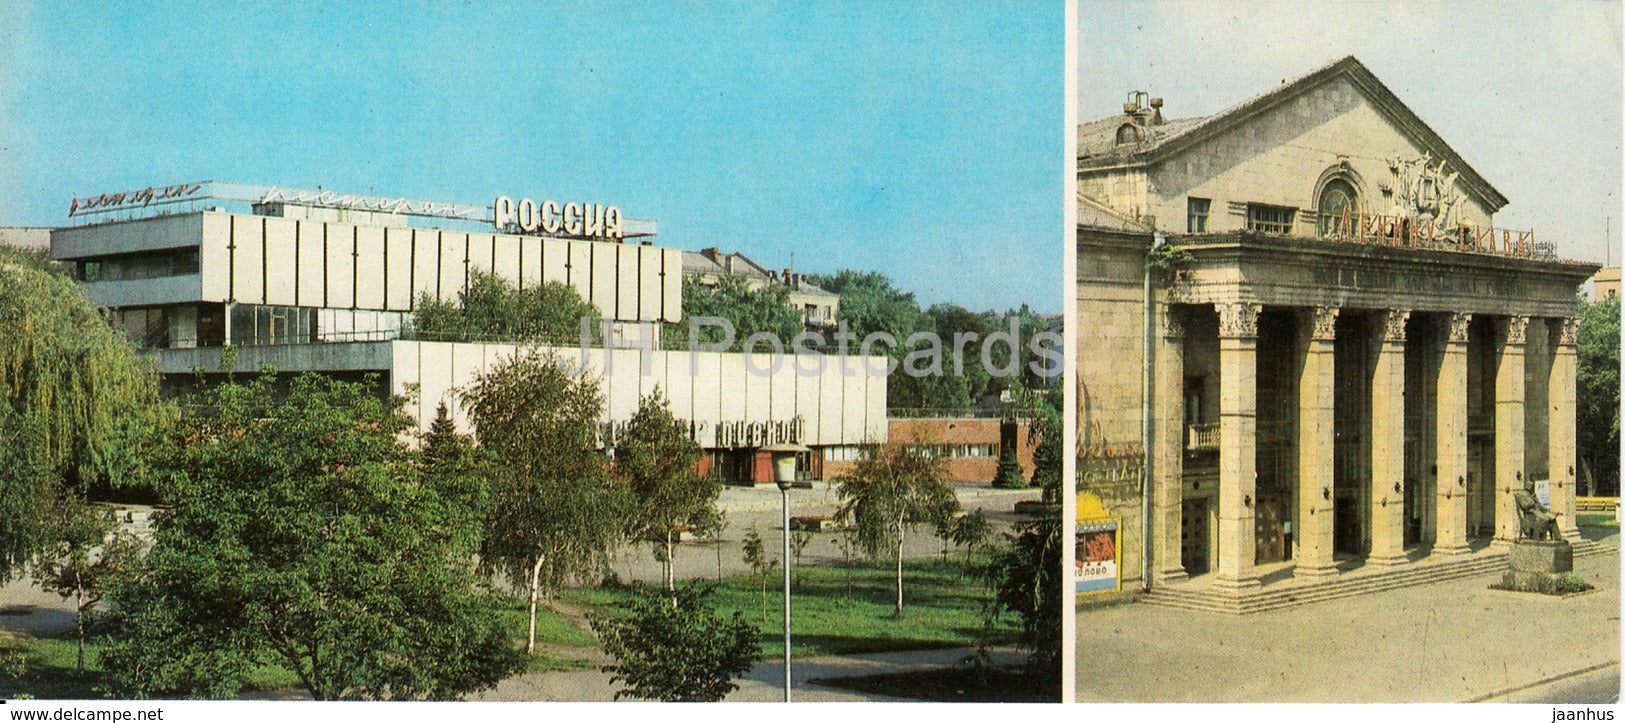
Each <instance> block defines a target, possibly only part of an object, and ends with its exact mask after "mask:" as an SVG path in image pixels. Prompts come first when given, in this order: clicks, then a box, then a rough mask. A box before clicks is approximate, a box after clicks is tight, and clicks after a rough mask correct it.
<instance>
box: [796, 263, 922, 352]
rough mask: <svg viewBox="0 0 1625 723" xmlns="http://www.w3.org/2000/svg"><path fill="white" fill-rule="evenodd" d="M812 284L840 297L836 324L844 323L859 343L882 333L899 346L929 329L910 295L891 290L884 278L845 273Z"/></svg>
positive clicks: (816, 278)
mask: <svg viewBox="0 0 1625 723" xmlns="http://www.w3.org/2000/svg"><path fill="white" fill-rule="evenodd" d="M813 283H815V284H817V285H819V286H821V287H823V288H824V289H826V290H828V291H833V292H835V293H836V294H839V295H840V297H841V308H840V312H839V316H838V320H840V321H845V322H846V324H847V328H848V329H850V330H851V332H852V333H853V334H854V335H855V336H856V337H857V338H858V339H859V340H862V339H863V338H864V337H865V336H868V335H869V334H872V333H875V332H882V331H883V332H887V333H890V334H892V335H893V336H895V337H897V340H898V341H899V342H902V341H904V340H905V339H907V338H908V336H909V335H910V334H913V333H914V332H916V331H928V330H930V328H931V327H930V325H931V319H930V317H926V316H924V315H923V314H921V312H920V305H919V303H918V302H916V301H915V300H914V294H913V292H908V291H903V290H902V289H899V288H897V287H896V286H893V285H892V281H891V279H889V278H887V277H886V275H885V274H882V273H879V272H875V271H857V270H855V269H844V270H842V271H841V272H839V273H836V274H834V275H832V276H822V275H820V276H814V277H813Z"/></svg>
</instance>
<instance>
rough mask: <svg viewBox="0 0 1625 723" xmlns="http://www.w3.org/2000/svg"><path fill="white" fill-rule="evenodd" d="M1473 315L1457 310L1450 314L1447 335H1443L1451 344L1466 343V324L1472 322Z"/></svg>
mask: <svg viewBox="0 0 1625 723" xmlns="http://www.w3.org/2000/svg"><path fill="white" fill-rule="evenodd" d="M1472 321H1473V315H1472V314H1469V313H1466V312H1462V311H1457V312H1453V313H1451V314H1450V328H1449V329H1448V332H1449V335H1448V336H1446V337H1445V339H1446V340H1448V341H1449V342H1450V343H1452V344H1466V343H1467V325H1468V324H1470V323H1472Z"/></svg>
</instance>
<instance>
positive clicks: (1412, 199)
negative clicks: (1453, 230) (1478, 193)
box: [1384, 152, 1467, 227]
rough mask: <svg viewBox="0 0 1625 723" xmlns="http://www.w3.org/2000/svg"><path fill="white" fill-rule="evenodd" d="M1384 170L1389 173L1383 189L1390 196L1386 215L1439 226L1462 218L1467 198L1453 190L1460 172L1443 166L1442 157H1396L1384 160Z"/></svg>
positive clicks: (1423, 155)
mask: <svg viewBox="0 0 1625 723" xmlns="http://www.w3.org/2000/svg"><path fill="white" fill-rule="evenodd" d="M1388 170H1389V172H1391V173H1392V174H1393V178H1392V179H1391V181H1390V182H1389V183H1388V184H1387V186H1388V187H1387V188H1385V189H1384V190H1385V191H1388V192H1389V194H1390V196H1391V203H1390V204H1389V208H1388V215H1390V216H1403V217H1410V218H1419V219H1430V220H1432V221H1433V223H1434V225H1436V226H1440V227H1450V226H1455V225H1457V224H1458V223H1460V222H1461V221H1462V216H1461V207H1462V204H1464V203H1466V200H1467V199H1466V197H1465V196H1463V195H1462V193H1461V191H1459V190H1457V189H1456V179H1457V178H1458V177H1460V176H1461V172H1460V171H1452V170H1449V169H1447V168H1446V163H1445V159H1443V158H1440V159H1438V160H1434V158H1433V155H1432V154H1431V153H1426V152H1424V153H1423V154H1422V156H1421V157H1420V158H1409V159H1407V158H1397V157H1396V158H1391V159H1389V160H1388Z"/></svg>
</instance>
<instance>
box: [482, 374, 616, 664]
mask: <svg viewBox="0 0 1625 723" xmlns="http://www.w3.org/2000/svg"><path fill="white" fill-rule="evenodd" d="M462 396H463V402H464V404H465V406H466V409H467V411H468V419H469V421H470V422H471V423H472V424H473V426H474V432H475V436H476V437H477V438H478V440H479V446H480V448H481V450H482V451H483V453H484V458H485V460H486V469H487V470H489V474H490V484H491V489H490V503H489V504H490V506H489V510H490V512H489V514H488V515H487V516H486V522H485V534H484V538H483V544H482V545H481V547H480V564H481V565H482V566H483V567H484V569H485V570H486V571H487V572H496V573H501V574H502V575H503V576H505V577H506V578H507V580H508V581H509V582H510V583H514V584H520V583H521V581H523V584H525V585H526V586H527V587H528V588H529V590H530V628H529V634H528V640H527V642H526V646H525V650H526V652H534V651H535V649H536V606H537V604H538V602H539V600H540V599H541V597H542V596H544V595H549V594H552V593H553V592H554V591H557V590H558V589H559V588H561V587H562V586H563V585H565V584H566V583H567V582H569V581H571V580H575V579H581V578H585V577H587V576H589V575H591V574H595V573H600V572H602V571H603V570H604V569H605V568H606V566H607V563H608V560H609V557H610V555H611V554H612V553H613V552H614V550H615V547H616V545H617V544H618V543H619V542H620V540H621V535H622V532H623V531H624V529H625V520H626V514H627V511H628V509H629V502H628V496H627V494H626V490H625V486H624V485H621V484H617V483H616V482H615V481H614V480H613V479H612V478H611V477H610V476H609V473H608V467H607V460H605V458H604V455H603V454H601V453H600V452H599V451H598V420H599V419H600V417H601V416H602V414H603V408H604V403H603V395H602V394H601V393H600V392H599V387H598V381H597V380H596V379H595V378H592V377H589V376H586V375H584V374H581V373H579V372H578V371H576V370H575V369H573V368H571V367H568V366H566V364H565V363H564V362H563V361H562V360H561V359H560V358H559V357H558V356H557V355H554V354H548V353H544V352H538V351H522V352H520V353H519V354H518V355H516V356H514V357H513V358H511V359H509V360H507V361H505V362H503V363H501V364H498V365H496V366H495V367H493V368H491V369H490V370H489V371H487V372H485V373H483V374H480V375H479V376H478V377H476V378H475V380H474V383H473V384H472V385H471V386H470V387H469V388H467V389H465V390H464V391H463V393H462Z"/></svg>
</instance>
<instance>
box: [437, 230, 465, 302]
mask: <svg viewBox="0 0 1625 723" xmlns="http://www.w3.org/2000/svg"><path fill="white" fill-rule="evenodd" d="M436 234H437V235H438V236H439V237H440V285H439V287H437V291H436V294H437V295H438V296H439V297H440V298H441V299H443V300H446V301H456V300H457V295H458V294H461V293H463V289H464V288H465V287H464V286H463V284H464V282H466V281H467V271H468V263H467V262H468V235H467V234H461V233H451V232H449V231H437V232H436Z"/></svg>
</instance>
